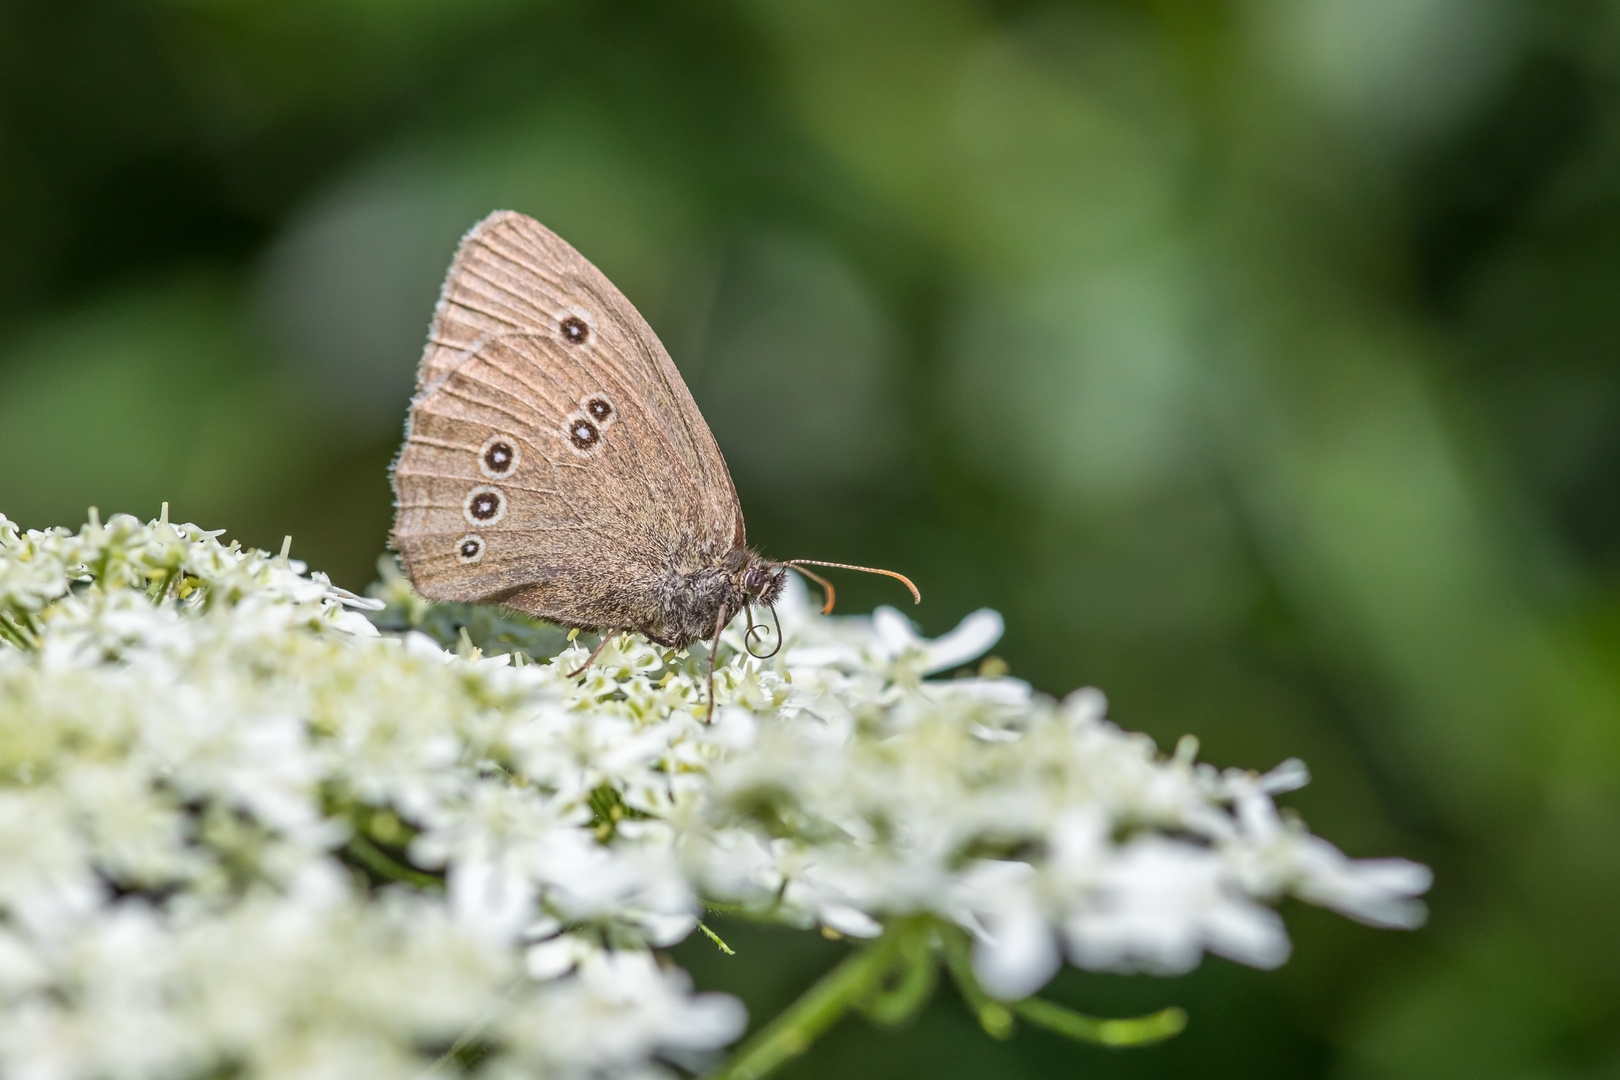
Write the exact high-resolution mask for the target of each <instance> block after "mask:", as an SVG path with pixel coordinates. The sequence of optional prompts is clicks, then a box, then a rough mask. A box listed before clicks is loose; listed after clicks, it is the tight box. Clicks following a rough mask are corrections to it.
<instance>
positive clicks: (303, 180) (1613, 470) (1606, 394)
mask: <svg viewBox="0 0 1620 1080" xmlns="http://www.w3.org/2000/svg"><path fill="white" fill-rule="evenodd" d="M497 207H510V208H514V209H519V210H523V211H525V212H527V213H529V214H532V215H534V216H536V217H538V218H540V219H541V220H542V221H544V222H546V223H547V224H548V225H550V226H551V227H552V228H554V229H555V230H557V231H558V232H559V233H561V234H562V235H563V236H565V237H567V238H568V239H569V240H570V241H572V242H573V243H574V244H575V245H576V246H578V247H579V248H580V249H581V250H582V251H583V252H584V253H585V254H586V255H587V256H589V257H590V258H591V259H593V260H594V261H595V262H596V263H597V264H598V265H599V266H600V267H601V268H602V269H603V270H604V271H605V272H606V273H607V274H608V275H609V276H610V277H611V278H612V279H613V280H614V281H615V282H617V283H618V284H619V285H620V286H621V287H622V288H623V289H624V291H625V292H626V293H627V294H628V295H629V296H630V298H631V300H632V301H634V302H635V303H636V304H637V305H638V306H639V307H640V308H641V310H642V311H643V313H645V314H646V316H647V318H648V319H649V320H650V321H651V323H652V324H653V326H654V327H655V328H656V329H657V330H658V332H659V333H660V334H661V335H662V337H663V339H664V341H665V343H666V344H667V345H668V346H669V348H670V351H671V352H672V353H673V354H674V357H675V360H676V362H677V363H678V364H679V365H680V367H681V369H682V371H683V372H684V373H685V374H686V376H687V378H688V380H689V382H690V383H691V386H692V390H693V392H694V394H695V395H696V397H697V399H698V402H699V403H700V405H701V406H702V407H703V410H704V412H705V414H706V416H707V417H708V418H709V420H710V422H711V424H712V425H713V427H714V430H715V433H716V435H717V436H718V438H719V440H720V444H721V446H722V448H723V449H724V450H725V453H726V455H727V457H728V459H729V461H730V463H731V466H732V470H733V472H734V473H735V476H736V480H737V484H738V487H739V489H740V491H741V493H742V498H743V504H744V507H745V508H746V510H747V514H748V521H749V526H750V530H751V533H750V538H751V539H753V540H754V541H756V542H757V544H758V545H759V546H760V547H761V548H762V549H763V550H764V551H765V552H766V553H768V554H771V555H774V556H777V557H787V556H809V557H820V558H830V559H846V560H857V561H867V562H872V563H876V564H878V565H883V566H892V567H897V568H902V569H904V570H906V571H907V572H909V573H911V574H912V575H913V576H915V578H916V579H917V581H918V583H919V584H920V585H921V586H922V588H923V591H924V593H925V595H926V598H927V599H926V603H925V604H924V605H923V607H921V608H920V609H916V615H917V617H918V618H919V620H920V622H921V623H922V625H923V626H924V628H925V629H927V630H929V631H932V632H937V631H941V630H944V629H945V628H947V627H949V626H950V625H952V624H953V623H954V622H955V620H956V619H958V618H959V617H960V616H962V615H963V614H965V613H966V612H968V611H970V610H972V609H973V608H976V607H978V606H981V605H986V604H988V605H992V606H994V607H997V608H999V609H1001V610H1002V611H1004V612H1006V614H1007V616H1008V626H1009V629H1008V633H1007V637H1006V639H1005V641H1004V642H1003V644H1002V646H1000V647H999V652H1000V654H1001V655H1002V656H1004V657H1005V658H1006V659H1007V660H1008V661H1010V662H1011V664H1012V666H1013V669H1014V671H1015V672H1017V673H1019V674H1022V675H1024V676H1026V677H1028V678H1030V679H1031V680H1032V681H1033V682H1034V683H1035V684H1036V685H1037V686H1039V687H1041V688H1043V689H1046V690H1049V691H1052V692H1055V693H1062V692H1065V691H1067V690H1069V689H1070V688H1072V687H1075V686H1077V685H1080V684H1084V683H1092V684H1096V685H1099V686H1101V687H1103V688H1104V689H1106V690H1107V691H1108V693H1109V694H1110V696H1111V700H1112V702H1113V711H1114V715H1115V717H1116V718H1117V719H1118V720H1119V721H1120V722H1121V723H1123V724H1125V725H1126V726H1129V727H1134V728H1140V729H1144V730H1147V731H1150V732H1152V733H1153V734H1154V735H1155V736H1156V737H1157V738H1158V739H1159V740H1160V743H1161V745H1165V746H1168V745H1169V744H1170V742H1172V741H1173V740H1174V738H1175V737H1176V736H1177V735H1179V734H1180V733H1182V732H1189V731H1190V732H1194V733H1196V734H1197V735H1198V736H1199V737H1200V738H1201V739H1202V740H1203V745H1204V748H1205V755H1206V757H1207V758H1209V759H1210V760H1213V761H1215V762H1217V763H1220V764H1241V765H1247V766H1255V767H1261V768H1264V767H1269V766H1270V765H1273V764H1275V763H1276V762H1277V761H1279V760H1281V759H1282V758H1284V757H1287V756H1290V755H1295V754H1297V755H1299V756H1301V757H1303V758H1305V759H1306V760H1307V761H1308V762H1309V763H1310V765H1311V766H1312V769H1313V772H1314V774H1315V778H1316V779H1315V782H1314V783H1313V784H1312V786H1311V787H1309V788H1308V789H1306V790H1305V791H1303V792H1301V793H1300V794H1298V795H1296V796H1291V797H1290V802H1291V804H1292V805H1294V806H1297V807H1298V808H1299V809H1300V810H1301V812H1303V813H1304V814H1305V815H1306V817H1307V819H1308V820H1309V821H1310V822H1311V823H1312V824H1313V826H1314V827H1315V828H1316V829H1317V830H1318V831H1320V832H1322V833H1323V834H1325V835H1326V836H1328V837H1330V838H1331V839H1333V840H1335V841H1336V842H1338V843H1340V844H1341V845H1342V846H1344V847H1345V848H1346V850H1348V851H1349V852H1350V853H1352V854H1355V855H1384V854H1402V855H1406V856H1409V857H1413V858H1418V859H1422V860H1425V861H1427V862H1429V863H1431V864H1432V865H1433V866H1434V867H1435V868H1436V870H1437V872H1438V875H1439V877H1438V884H1437V886H1436V888H1435V891H1434V894H1433V918H1432V922H1431V925H1430V926H1429V927H1428V928H1426V929H1424V930H1422V931H1419V932H1417V933H1414V934H1398V933H1390V932H1379V931H1372V930H1368V929H1365V928H1363V927H1360V926H1357V925H1355V924H1353V923H1349V922H1347V921H1345V920H1343V919H1339V918H1338V917H1336V916H1330V915H1325V914H1323V913H1321V912H1317V911H1314V910H1304V909H1301V908H1297V907H1292V908H1289V909H1288V910H1287V912H1286V914H1287V917H1288V919H1289V922H1290V925H1291V927H1292V929H1293V931H1294V935H1295V941H1296V946H1297V948H1296V956H1295V958H1294V959H1293V960H1292V961H1291V962H1290V963H1289V964H1288V965H1287V966H1286V967H1285V968H1283V969H1282V970H1281V971H1278V972H1271V973H1266V972H1253V971H1249V970H1247V969H1243V968H1240V967H1238V966H1236V965H1232V964H1228V963H1225V962H1222V961H1208V962H1206V963H1205V964H1204V965H1203V966H1202V967H1201V968H1200V969H1199V970H1198V971H1197V972H1195V973H1194V974H1192V975H1190V976H1188V977H1186V978H1183V979H1178V980H1162V979H1150V978H1127V977H1118V976H1091V975H1084V974H1081V973H1078V972H1068V973H1066V974H1065V975H1063V976H1062V977H1061V978H1060V979H1059V981H1058V982H1057V983H1056V984H1055V985H1054V987H1053V988H1052V991H1051V993H1052V995H1053V996H1054V997H1056V998H1058V999H1059V1000H1062V1001H1064V1002H1065V1003H1067V1004H1070V1005H1073V1006H1075V1007H1077V1008H1081V1009H1084V1010H1087V1011H1091V1012H1097V1013H1111V1014H1120V1013H1126V1012H1132V1011H1142V1010H1146V1009H1149V1008H1156V1007H1159V1006H1161V1005H1164V1004H1169V1003H1176V1002H1179V1003H1182V1004H1185V1005H1187V1006H1188V1007H1189V1009H1190V1010H1191V1013H1192V1024H1191V1027H1190V1029H1189V1030H1188V1031H1187V1033H1186V1034H1185V1035H1183V1036H1182V1037H1181V1038H1179V1039H1177V1040H1174V1041H1172V1042H1171V1043H1169V1044H1166V1045H1164V1046H1162V1047H1158V1048H1154V1049H1151V1050H1143V1051H1134V1052H1123V1053H1113V1052H1104V1051H1093V1050H1088V1049H1085V1048H1079V1047H1075V1046H1071V1045H1068V1044H1064V1043H1061V1042H1059V1041H1057V1040H1056V1039H1054V1038H1048V1037H1046V1036H1044V1035H1042V1034H1040V1033H1038V1032H1022V1033H1020V1035H1019V1036H1018V1037H1017V1038H1016V1039H1014V1040H1013V1041H1012V1042H1010V1043H997V1042H994V1041H993V1040H991V1039H989V1038H988V1037H986V1036H985V1035H983V1034H982V1033H981V1032H979V1031H978V1030H977V1029H976V1028H975V1027H974V1026H973V1025H972V1024H971V1023H970V1021H969V1020H968V1017H967V1014H966V1013H965V1012H964V1011H963V1010H962V1008H961V1006H960V1004H959V1003H958V1002H956V1001H954V1000H953V999H951V998H950V997H949V996H948V995H944V996H942V997H941V998H940V999H939V1000H938V1001H937V1002H936V1003H935V1004H934V1005H933V1006H932V1007H930V1009H929V1010H928V1011H927V1012H925V1013H924V1014H923V1015H922V1016H921V1017H920V1018H918V1020H917V1021H915V1022H914V1023H913V1024H912V1025H911V1026H910V1027H909V1028H908V1029H906V1030H904V1031H901V1032H898V1033H889V1032H877V1031H874V1030H873V1029H871V1028H869V1027H867V1026H866V1025H865V1024H864V1022H863V1021H852V1022H850V1023H848V1024H846V1025H845V1026H843V1027H842V1028H840V1029H839V1030H838V1031H837V1032H836V1033H835V1034H834V1035H833V1036H832V1037H830V1038H829V1039H828V1040H827V1041H826V1042H825V1043H824V1044H823V1045H821V1046H819V1047H817V1049H816V1050H815V1051H814V1052H813V1053H812V1054H811V1055H810V1056H809V1057H808V1058H806V1059H804V1060H803V1061H801V1062H800V1063H798V1064H797V1065H795V1067H794V1068H793V1070H791V1074H792V1075H793V1076H796V1077H801V1078H807V1077H813V1076H825V1077H834V1076H836V1077H858V1078H866V1077H871V1078H877V1077H947V1078H948V1077H985V1076H997V1077H1059V1076H1097V1077H1111V1076H1121V1077H1125V1076H1129V1077H1188V1076H1197V1077H1234V1078H1235V1077H1245V1078H1253V1077H1412V1078H1419V1077H1422V1078H1430V1077H1434V1078H1448V1077H1458V1078H1463V1077H1468V1078H1480V1077H1537V1078H1549V1077H1620V362H1617V361H1620V352H1617V350H1620V4H1616V3H1614V2H1611V0H1562V2H1559V0H1548V2H1530V0H1525V2H1523V3H1516V2H1514V0H1137V2H1128V0H1117V2H1089V3H1088V2H1078V0H1076V2H1060V0H1051V2H1042V0H979V2H966V0H963V2H950V0H906V2H901V0H858V2H857V0H734V2H727V0H665V2H662V3H658V2H653V0H643V2H628V0H626V2H617V0H616V2H606V3H587V2H584V0H554V2H520V0H459V2H452V0H282V2H276V3H253V2H248V0H104V2H87V0H0V510H4V512H5V513H7V514H8V515H10V516H12V517H13V518H15V519H16V520H18V521H20V522H21V523H23V524H25V525H28V526H44V525H49V524H67V525H75V524H77V523H78V522H80V521H81V520H83V514H84V510H85V507H86V506H87V505H89V504H92V503H93V504H96V505H97V506H99V507H100V509H101V510H102V512H103V513H104V514H105V513H108V512H111V511H114V510H127V511H132V512H135V513H139V514H142V515H146V516H150V515H154V514H156V512H157V510H158V505H159V502H160V501H161V500H165V499H167V500H170V501H171V502H172V503H173V507H174V510H173V512H174V514H175V515H176V516H177V517H180V518H185V519H191V520H195V521H197V522H199V523H201V524H204V525H206V526H209V527H222V528H228V529H229V530H230V534H231V535H232V536H234V537H239V538H240V539H242V540H243V541H245V542H247V543H251V544H257V545H260V546H275V545H279V543H280V541H281V538H282V536H283V534H285V533H291V534H292V535H293V537H294V548H293V550H294V552H295V554H297V555H299V556H301V557H303V558H304V559H306V560H308V561H309V562H310V563H311V565H312V566H314V567H316V568H323V569H326V570H328V571H330V572H331V573H332V575H333V577H334V579H335V580H336V581H338V582H339V583H340V584H343V585H347V586H349V587H351V588H360V587H363V586H364V585H365V584H366V583H367V582H368V581H369V580H370V579H371V577H372V575H373V573H374V561H375V559H376V556H377V554H378V553H379V552H380V551H381V550H382V548H383V545H384V542H385V539H386V535H387V529H388V524H389V518H390V514H391V509H390V494H389V489H388V483H387V478H386V466H387V463H388V461H389V458H390V457H391V455H392V454H393V453H394V450H395V448H396V445H397V443H398V440H399V436H400V430H401V422H402V419H403V414H404V409H405V403H406V398H407V395H408V391H409V387H410V385H411V379H412V372H413V369H414V366H415V363H416V359H417V356H418V354H419V351H420V346H421V340H422V337H423V333H424V330H425V327H426V325H427V321H428V318H429V315H430V313H431V308H432V304H433V300H434V296H435V293H436V289H437V287H438V283H439V280H440V278H441V276H442V274H443V272H444V269H445V266H446V264H447V262H448V260H449V256H450V253H451V250H452V248H453V246H454V244H455V241H456V238H457V237H458V235H459V234H460V233H461V232H462V231H463V230H464V229H466V228H467V227H468V226H469V225H471V224H472V223H473V222H474V221H475V220H477V219H478V218H479V217H481V216H482V215H483V214H484V213H486V212H487V211H489V210H491V209H494V208H497ZM890 584H892V583H885V582H883V581H882V580H880V579H874V580H872V581H867V580H848V581H844V580H841V581H840V588H841V589H843V590H845V596H846V598H847V608H848V609H849V610H863V609H865V608H868V607H870V606H871V605H872V604H875V603H878V602H884V601H895V600H896V599H897V596H896V590H895V589H893V588H890V587H889V585H890ZM725 932H726V933H727V934H728V936H730V937H731V938H732V939H733V942H732V943H733V944H734V945H736V946H737V947H738V951H739V953H740V955H739V956H737V957H735V958H729V959H728V958H723V957H721V956H720V955H719V954H718V953H717V952H715V951H713V950H712V949H711V948H710V947H709V946H708V945H707V944H706V943H703V942H701V941H699V942H695V943H688V944H687V945H686V946H683V947H682V950H681V958H682V960H683V961H684V962H686V963H688V964H689V965H690V966H691V967H692V969H693V970H694V971H695V972H696V973H697V974H698V976H699V978H700V979H701V980H702V981H703V982H704V983H705V984H706V985H710V986H721V987H726V988H730V989H733V990H736V991H738V992H741V993H743V994H744V995H745V996H746V997H747V998H748V1000H749V1001H750V1003H751V1005H752V1007H753V1008H754V1010H755V1014H756V1016H767V1015H769V1013H770V1012H771V1011H772V1010H773V1009H774V1008H776V1007H778V1006H779V1005H780V1004H782V1003H783V1002H785V1001H786V1000H787V999H788V998H789V997H791V996H792V995H793V994H794V993H796V992H797V991H798V990H799V989H800V988H802V987H803V986H804V985H806V984H807V983H808V982H809V981H810V980H811V979H812V978H813V977H814V975H815V974H816V972H817V970H818V969H819V968H821V967H824V966H825V965H827V964H828V963H830V962H831V961H832V959H833V958H834V957H835V956H836V955H837V953H838V951H839V948H840V947H839V946H838V945H836V944H833V943H828V942H823V941H821V940H820V939H817V938H813V937H809V936H807V935H802V934H801V935H794V934H789V933H766V932H761V931H750V930H749V929H747V928H744V927H736V926H728V927H726V928H725Z"/></svg>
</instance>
